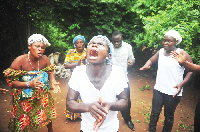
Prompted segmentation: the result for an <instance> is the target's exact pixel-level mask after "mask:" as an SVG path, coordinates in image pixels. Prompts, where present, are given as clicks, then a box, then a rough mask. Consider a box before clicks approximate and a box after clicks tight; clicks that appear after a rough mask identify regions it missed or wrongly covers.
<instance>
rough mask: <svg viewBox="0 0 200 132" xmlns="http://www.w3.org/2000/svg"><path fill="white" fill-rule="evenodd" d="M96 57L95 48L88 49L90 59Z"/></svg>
mask: <svg viewBox="0 0 200 132" xmlns="http://www.w3.org/2000/svg"><path fill="white" fill-rule="evenodd" d="M97 57H98V52H97V51H96V50H90V59H94V58H97Z"/></svg>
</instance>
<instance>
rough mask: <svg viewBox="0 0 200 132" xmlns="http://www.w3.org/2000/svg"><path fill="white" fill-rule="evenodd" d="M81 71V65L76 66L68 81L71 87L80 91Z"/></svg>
mask: <svg viewBox="0 0 200 132" xmlns="http://www.w3.org/2000/svg"><path fill="white" fill-rule="evenodd" d="M80 73H81V72H80V67H76V68H74V70H73V72H72V75H71V78H70V80H69V82H68V85H69V87H70V88H72V89H73V90H75V91H78V92H79V90H80V87H79V77H80V76H81V75H80Z"/></svg>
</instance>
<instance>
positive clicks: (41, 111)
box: [8, 89, 57, 131]
mask: <svg viewBox="0 0 200 132" xmlns="http://www.w3.org/2000/svg"><path fill="white" fill-rule="evenodd" d="M20 93H21V89H13V91H12V96H13V108H12V111H11V116H10V121H9V124H8V127H9V129H10V130H11V131H37V130H38V128H41V127H43V126H46V125H47V124H48V123H50V122H51V121H52V120H53V119H55V118H56V116H57V115H56V110H55V106H54V100H53V97H52V96H51V94H50V92H49V91H48V89H45V90H42V89H40V90H34V92H33V96H32V98H31V99H20V98H19V96H20Z"/></svg>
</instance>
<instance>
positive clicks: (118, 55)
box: [112, 41, 135, 82]
mask: <svg viewBox="0 0 200 132" xmlns="http://www.w3.org/2000/svg"><path fill="white" fill-rule="evenodd" d="M113 47H114V45H113ZM133 59H135V58H134V56H133V51H132V46H131V45H130V44H128V43H126V42H124V41H122V45H121V47H119V48H115V47H114V56H113V58H112V64H113V65H117V66H120V67H121V68H122V69H123V71H124V75H125V77H126V80H127V82H128V77H127V74H128V72H127V67H128V61H129V60H133Z"/></svg>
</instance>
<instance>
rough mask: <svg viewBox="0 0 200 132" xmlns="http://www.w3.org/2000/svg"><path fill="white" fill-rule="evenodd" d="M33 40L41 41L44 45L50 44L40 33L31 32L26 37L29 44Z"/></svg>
mask: <svg viewBox="0 0 200 132" xmlns="http://www.w3.org/2000/svg"><path fill="white" fill-rule="evenodd" d="M34 42H43V43H44V45H45V46H46V47H48V46H50V45H51V44H50V43H49V42H48V40H47V39H46V38H45V37H44V36H43V35H41V34H33V35H31V36H30V37H29V38H28V45H31V44H32V43H34Z"/></svg>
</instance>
